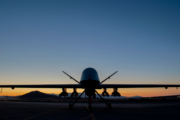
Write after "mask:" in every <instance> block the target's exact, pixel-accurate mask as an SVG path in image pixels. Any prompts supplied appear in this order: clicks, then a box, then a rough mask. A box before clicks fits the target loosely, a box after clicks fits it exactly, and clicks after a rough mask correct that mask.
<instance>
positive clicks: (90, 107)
mask: <svg viewBox="0 0 180 120" xmlns="http://www.w3.org/2000/svg"><path fill="white" fill-rule="evenodd" d="M84 92H85V91H83V92H82V93H81V95H80V96H79V97H78V98H76V100H75V101H74V102H73V103H72V104H71V103H69V109H72V107H73V106H74V104H75V103H76V102H77V100H78V99H79V98H80V97H81V96H82V94H83V93H84ZM95 92H96V93H97V94H98V96H99V97H100V98H101V99H102V100H103V101H104V102H105V103H106V105H107V107H108V108H112V107H111V103H107V102H106V100H105V99H104V98H102V97H101V95H99V93H98V92H97V91H96V90H95ZM91 102H92V101H91V96H89V101H88V103H89V105H88V109H89V111H91V109H92V106H91Z"/></svg>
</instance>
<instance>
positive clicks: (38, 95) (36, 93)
mask: <svg viewBox="0 0 180 120" xmlns="http://www.w3.org/2000/svg"><path fill="white" fill-rule="evenodd" d="M19 98H59V97H58V96H55V95H49V94H46V93H42V92H39V91H32V92H29V93H26V94H24V95H22V96H19Z"/></svg>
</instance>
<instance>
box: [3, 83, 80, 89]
mask: <svg viewBox="0 0 180 120" xmlns="http://www.w3.org/2000/svg"><path fill="white" fill-rule="evenodd" d="M0 88H12V89H14V88H83V86H82V85H81V84H42V85H0Z"/></svg>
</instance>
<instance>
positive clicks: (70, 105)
mask: <svg viewBox="0 0 180 120" xmlns="http://www.w3.org/2000/svg"><path fill="white" fill-rule="evenodd" d="M84 92H85V90H84V91H83V92H82V93H81V95H80V96H79V97H77V98H76V100H75V101H74V102H73V103H72V104H71V103H69V109H72V107H73V106H74V104H75V103H76V102H77V100H78V99H79V98H80V97H81V96H82V94H83V93H84Z"/></svg>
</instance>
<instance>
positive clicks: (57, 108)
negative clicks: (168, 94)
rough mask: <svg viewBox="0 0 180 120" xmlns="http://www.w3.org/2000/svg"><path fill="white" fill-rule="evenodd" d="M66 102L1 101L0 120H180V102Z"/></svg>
mask: <svg viewBox="0 0 180 120" xmlns="http://www.w3.org/2000/svg"><path fill="white" fill-rule="evenodd" d="M67 107H68V103H43V102H8V101H0V120H59V119H61V120H115V119H116V120H117V119H121V120H131V119H138V120H144V119H146V120H160V119H163V120H180V102H124V103H112V107H113V108H112V109H109V108H107V107H106V105H105V104H104V103H93V104H92V107H93V108H92V111H91V112H90V111H88V108H87V103H77V104H75V106H74V108H73V109H72V110H69V109H67Z"/></svg>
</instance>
